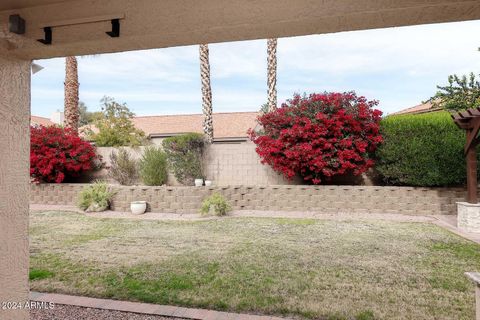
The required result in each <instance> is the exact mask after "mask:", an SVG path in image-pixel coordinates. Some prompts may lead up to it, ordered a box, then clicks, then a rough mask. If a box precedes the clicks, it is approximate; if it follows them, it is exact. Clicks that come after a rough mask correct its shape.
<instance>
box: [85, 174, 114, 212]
mask: <svg viewBox="0 0 480 320" xmlns="http://www.w3.org/2000/svg"><path fill="white" fill-rule="evenodd" d="M114 194H115V192H113V191H111V190H110V187H109V186H108V185H107V184H106V183H105V182H100V181H96V182H95V183H94V184H92V185H89V186H87V187H85V188H83V190H82V191H81V192H80V195H79V198H78V206H79V207H80V209H82V210H84V211H87V212H100V211H105V210H107V209H108V208H109V207H110V203H111V200H112V197H113V195H114Z"/></svg>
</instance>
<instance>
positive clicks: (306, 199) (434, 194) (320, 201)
mask: <svg viewBox="0 0 480 320" xmlns="http://www.w3.org/2000/svg"><path fill="white" fill-rule="evenodd" d="M84 186H85V185H83V184H40V185H32V186H31V194H30V200H31V203H36V204H62V205H75V204H76V201H77V197H78V193H79V192H80V190H81V189H82V188H83V187H84ZM112 188H114V190H116V194H115V196H114V198H113V203H112V210H115V211H129V210H130V202H131V201H138V200H144V201H147V202H148V210H149V211H153V212H170V213H197V212H199V209H200V206H201V203H202V201H203V199H205V198H206V197H207V196H209V195H211V194H212V193H214V192H218V193H220V194H222V195H224V196H225V198H226V199H227V201H228V202H229V203H230V204H231V205H232V207H233V209H234V210H272V211H313V212H321V213H337V212H350V213H402V214H410V215H438V214H456V202H458V201H464V199H465V191H464V190H463V189H453V188H411V187H377V186H301V185H275V186H245V185H239V186H217V187H171V186H161V187H148V186H112Z"/></svg>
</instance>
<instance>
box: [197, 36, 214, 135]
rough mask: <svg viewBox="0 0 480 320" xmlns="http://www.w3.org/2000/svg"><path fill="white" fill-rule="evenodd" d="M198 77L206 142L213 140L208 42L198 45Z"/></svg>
mask: <svg viewBox="0 0 480 320" xmlns="http://www.w3.org/2000/svg"><path fill="white" fill-rule="evenodd" d="M200 77H201V80H202V110H203V115H204V118H203V132H204V133H205V136H206V138H207V142H208V143H212V142H213V120H212V88H211V86H210V60H209V56H208V44H201V45H200Z"/></svg>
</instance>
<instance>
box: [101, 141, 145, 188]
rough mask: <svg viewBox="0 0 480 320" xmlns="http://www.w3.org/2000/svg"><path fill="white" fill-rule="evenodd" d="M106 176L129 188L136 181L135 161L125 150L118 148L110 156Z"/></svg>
mask: <svg viewBox="0 0 480 320" xmlns="http://www.w3.org/2000/svg"><path fill="white" fill-rule="evenodd" d="M108 175H109V176H110V177H111V178H112V179H114V180H115V181H117V182H118V183H120V184H121V185H124V186H131V185H132V184H134V183H135V182H136V181H137V179H138V168H137V160H135V159H134V158H133V157H132V155H131V154H130V152H128V150H127V149H124V148H120V149H118V151H117V152H115V151H112V153H111V154H110V169H109V172H108Z"/></svg>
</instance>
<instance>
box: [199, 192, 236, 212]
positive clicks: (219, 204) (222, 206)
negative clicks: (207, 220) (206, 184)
mask: <svg viewBox="0 0 480 320" xmlns="http://www.w3.org/2000/svg"><path fill="white" fill-rule="evenodd" d="M231 210H232V207H231V206H230V205H229V204H228V202H227V200H225V198H224V197H223V196H222V195H221V194H219V193H213V194H212V195H211V196H209V197H208V198H206V199H205V200H203V202H202V208H201V212H202V214H204V215H206V214H209V213H213V214H215V215H216V216H224V215H226V214H227V213H228V212H229V211H231Z"/></svg>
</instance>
